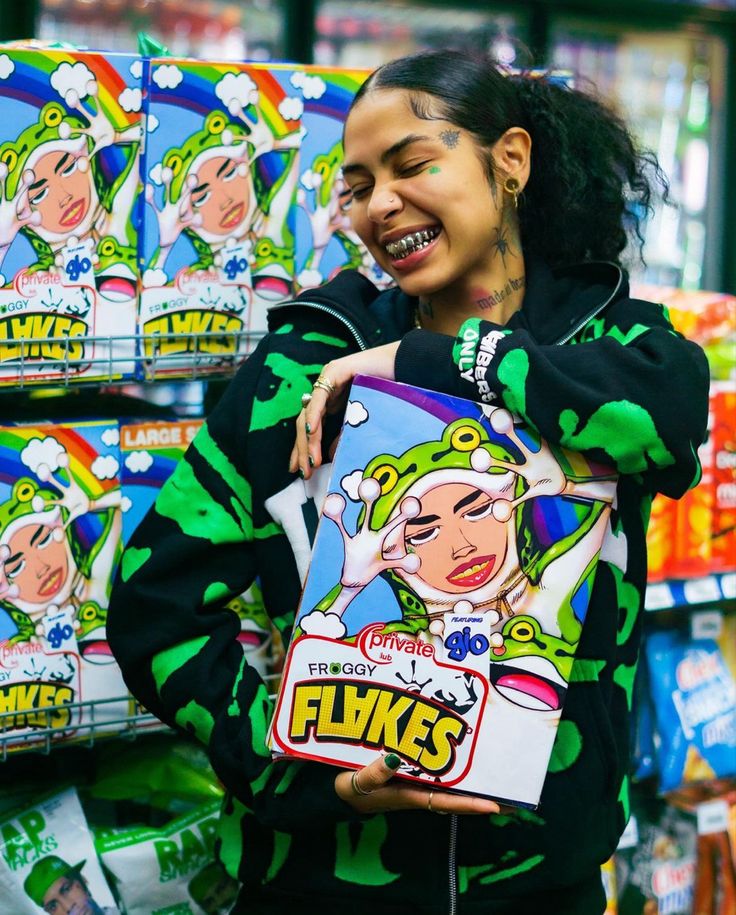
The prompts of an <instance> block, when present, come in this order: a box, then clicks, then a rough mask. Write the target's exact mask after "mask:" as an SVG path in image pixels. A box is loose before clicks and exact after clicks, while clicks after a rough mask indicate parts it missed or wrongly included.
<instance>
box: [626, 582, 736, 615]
mask: <svg viewBox="0 0 736 915" xmlns="http://www.w3.org/2000/svg"><path fill="white" fill-rule="evenodd" d="M734 598H736V572H712V573H711V574H709V575H702V576H700V577H698V578H682V579H671V580H668V581H659V582H653V583H652V584H649V585H647V592H646V597H645V600H644V606H645V607H646V609H647V610H650V611H657V610H673V609H676V608H678V607H701V606H703V605H705V604H717V603H721V602H722V601H727V600H734Z"/></svg>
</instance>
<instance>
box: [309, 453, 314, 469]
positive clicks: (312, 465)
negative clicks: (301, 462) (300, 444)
mask: <svg viewBox="0 0 736 915" xmlns="http://www.w3.org/2000/svg"><path fill="white" fill-rule="evenodd" d="M308 461H309V466H310V467H314V458H313V457H312V455H311V454H310V455H309V458H308Z"/></svg>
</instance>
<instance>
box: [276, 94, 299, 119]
mask: <svg viewBox="0 0 736 915" xmlns="http://www.w3.org/2000/svg"><path fill="white" fill-rule="evenodd" d="M279 114H280V115H281V117H282V118H283V119H284V120H285V121H298V120H299V118H300V117H301V116H302V115H303V114H304V102H303V101H302V100H301V99H300V98H294V96H287V97H286V98H285V99H282V100H281V101H280V102H279Z"/></svg>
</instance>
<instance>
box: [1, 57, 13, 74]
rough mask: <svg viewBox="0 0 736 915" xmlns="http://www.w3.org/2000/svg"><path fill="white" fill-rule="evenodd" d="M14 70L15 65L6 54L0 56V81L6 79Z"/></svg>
mask: <svg viewBox="0 0 736 915" xmlns="http://www.w3.org/2000/svg"><path fill="white" fill-rule="evenodd" d="M13 70H15V64H14V63H13V61H12V60H11V59H10V58H9V57H8V55H7V54H0V79H7V78H8V77H9V76H10V74H11V73H12V72H13Z"/></svg>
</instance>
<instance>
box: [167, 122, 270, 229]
mask: <svg viewBox="0 0 736 915" xmlns="http://www.w3.org/2000/svg"><path fill="white" fill-rule="evenodd" d="M249 148H250V144H249V141H248V133H247V131H246V130H245V127H244V125H242V124H235V123H233V122H232V121H231V120H230V119H229V118H228V116H227V115H226V114H225V112H224V111H219V110H215V111H211V112H210V113H209V114H208V115H207V117H206V119H205V122H204V127H203V128H202V129H201V130H198V131H197V132H196V133H194V134H192V135H191V136H190V137H187V139H186V141H185V142H184V143H183V144H182V145H181V146H178V147H172V148H171V149H169V150H167V152H166V154H165V156H164V158H163V161H162V162H161V166H162V180H163V182H164V188H165V192H164V198H165V201H166V202H167V203H171V204H173V203H176V202H177V201H179V200H183V197H184V195H185V194H190V193H191V191H192V189H193V188H194V187H196V185H197V180H196V175H197V172H198V170H199V169H200V168H201V167H202V166H203V165H204V164H205V162H208V161H209V160H210V159H215V158H218V157H219V158H225V159H232V160H233V161H234V162H237V167H238V174H239V175H241V176H245V175H246V174H248V173H249V171H250V152H249ZM255 206H256V200H255V194H251V200H250V202H249V205H248V207H247V209H246V211H245V212H244V214H243V219H242V220H241V222H240V223H239V225H237V226H235V227H234V228H233V229H231V230H229V231H228V232H227V236H228V237H230V236H235V237H237V236H238V235H240V234H242V227H243V225H246V226H247V225H250V222H251V220H252V217H253V211H254V209H255ZM195 228H196V232H197V234H198V235H199V236H201V237H202V238H203V239H204V240H205V241H206V242H208V243H209V244H214V243H216V242H222V241H223V237H224V236H223V234H214V233H211V232H207V231H204V230H203V229H202V227H201V226H197V225H196V224H195Z"/></svg>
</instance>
